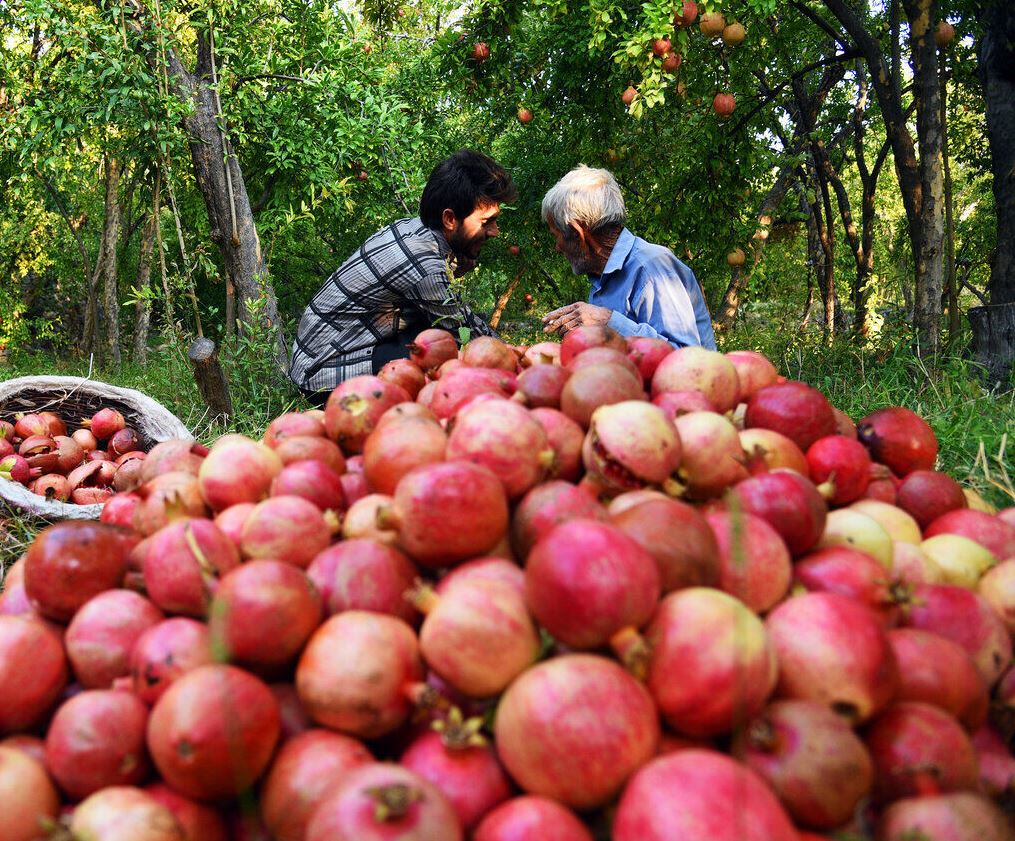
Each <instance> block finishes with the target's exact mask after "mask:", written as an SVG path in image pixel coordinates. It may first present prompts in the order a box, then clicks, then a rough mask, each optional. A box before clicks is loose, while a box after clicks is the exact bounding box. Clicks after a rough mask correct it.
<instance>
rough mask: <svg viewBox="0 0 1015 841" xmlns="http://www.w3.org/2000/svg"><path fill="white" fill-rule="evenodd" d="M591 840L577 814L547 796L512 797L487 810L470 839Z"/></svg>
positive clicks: (505, 840) (515, 840)
mask: <svg viewBox="0 0 1015 841" xmlns="http://www.w3.org/2000/svg"><path fill="white" fill-rule="evenodd" d="M534 838H539V839H540V841H592V833H591V832H589V831H588V829H587V828H586V827H585V824H583V823H582V822H581V821H580V820H578V816H577V815H575V813H574V812H572V811H571V810H570V809H565V808H564V807H563V806H561V805H560V804H559V803H557V802H556V801H555V800H550V799H549V798H548V797H537V796H535V795H531V794H529V795H525V796H523V797H513V798H512V799H511V800H508V801H507V802H506V803H502V804H501V805H500V806H498V807H497V808H496V809H493V810H492V811H490V812H488V813H487V815H486V817H484V818H483V820H482V822H481V823H480V824H479V826H477V827H476V831H475V832H474V833H473V834H472V839H473V841H526V839H534Z"/></svg>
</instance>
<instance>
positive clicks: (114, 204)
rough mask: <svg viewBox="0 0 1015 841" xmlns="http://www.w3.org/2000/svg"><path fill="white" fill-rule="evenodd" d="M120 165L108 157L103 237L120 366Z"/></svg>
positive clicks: (110, 325) (109, 338) (109, 329)
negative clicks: (118, 261)
mask: <svg viewBox="0 0 1015 841" xmlns="http://www.w3.org/2000/svg"><path fill="white" fill-rule="evenodd" d="M119 195H120V162H119V161H118V160H117V159H116V158H114V157H107V158H106V235H105V237H104V238H103V242H102V244H103V254H102V280H103V303H104V307H103V309H104V310H105V317H106V345H107V347H108V348H109V359H110V361H111V362H112V363H113V365H114V366H115V367H116V368H117V369H119V367H120V362H121V359H120V290H119V283H118V280H119V273H118V271H117V264H116V251H117V246H118V244H119V241H120V198H119Z"/></svg>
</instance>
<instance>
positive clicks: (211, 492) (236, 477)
mask: <svg viewBox="0 0 1015 841" xmlns="http://www.w3.org/2000/svg"><path fill="white" fill-rule="evenodd" d="M281 472H282V459H281V458H280V457H279V454H278V452H277V451H276V450H273V449H272V448H271V447H267V446H265V445H264V444H262V443H261V442H260V441H252V440H250V439H249V438H246V437H244V436H242V435H224V436H222V437H221V438H219V440H218V441H216V442H215V445H214V446H213V447H212V448H211V451H210V452H209V453H208V455H207V456H205V458H204V461H202V462H201V469H200V470H199V471H198V474H197V475H198V481H199V482H200V486H201V494H202V495H203V496H204V499H205V502H207V503H208V505H209V506H210V507H211V508H212V509H213V510H215V511H221V510H222V509H223V508H228V507H229V506H230V505H236V503H238V502H259V501H260V500H262V499H263V498H264V497H266V496H267V495H268V491H269V490H270V489H271V483H272V480H273V479H274V478H275V477H276V476H278V474H279V473H281Z"/></svg>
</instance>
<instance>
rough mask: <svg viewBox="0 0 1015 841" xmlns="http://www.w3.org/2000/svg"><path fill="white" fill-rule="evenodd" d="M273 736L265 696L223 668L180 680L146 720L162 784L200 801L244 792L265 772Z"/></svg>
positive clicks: (244, 675)
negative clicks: (163, 782)
mask: <svg viewBox="0 0 1015 841" xmlns="http://www.w3.org/2000/svg"><path fill="white" fill-rule="evenodd" d="M278 736H279V710H278V702H277V701H276V700H275V696H274V695H272V693H271V690H270V689H268V687H267V685H266V684H264V683H263V682H261V681H260V680H258V679H257V678H256V677H254V676H253V675H252V674H250V673H249V672H245V671H243V670H242V669H238V668H236V667H235V666H228V665H221V664H214V665H209V666H199V667H198V668H196V669H192V670H191V671H188V672H186V673H184V674H182V675H180V676H179V677H178V678H177V679H176V680H175V681H174V682H173V684H172V685H171V686H170V687H169V689H167V690H166V692H165V693H164V694H163V695H162V697H161V698H159V700H158V701H157V702H156V703H155V706H154V707H153V708H152V712H151V715H150V716H149V718H148V749H149V751H150V752H151V756H152V760H153V761H154V763H155V766H156V767H157V768H158V770H159V773H160V774H161V775H162V778H163V779H164V780H165V782H167V783H168V784H169V785H170V786H172V787H173V788H174V789H176V790H177V791H179V792H180V793H181V794H184V795H186V796H187V797H193V798H194V799H195V800H201V801H207V800H219V799H222V798H226V797H234V796H235V795H237V794H239V793H240V792H241V791H244V790H245V789H247V788H248V787H249V786H250V785H251V784H252V783H253V782H254V781H255V780H257V779H258V777H260V776H261V774H262V773H263V772H264V770H265V768H266V767H267V765H268V761H269V760H270V759H271V754H272V751H273V750H274V749H275V743H276V742H277V741H278Z"/></svg>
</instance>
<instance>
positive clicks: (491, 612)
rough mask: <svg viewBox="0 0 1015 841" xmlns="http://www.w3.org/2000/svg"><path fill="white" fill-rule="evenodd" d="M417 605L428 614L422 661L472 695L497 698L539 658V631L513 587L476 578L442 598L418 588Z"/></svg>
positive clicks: (422, 638) (450, 589)
mask: <svg viewBox="0 0 1015 841" xmlns="http://www.w3.org/2000/svg"><path fill="white" fill-rule="evenodd" d="M414 604H415V605H416V607H417V608H419V609H420V610H421V611H422V612H423V613H425V614H426V618H425V619H424V620H423V626H422V627H421V628H420V631H419V650H420V653H421V654H422V655H423V659H424V660H425V661H426V663H427V665H428V666H429V667H430V668H431V669H432V670H433V671H434V672H436V673H437V674H438V675H439V676H440V677H441V678H443V679H444V680H445V681H446V682H447V683H448V684H450V685H451V686H452V687H454V688H455V689H456V690H458V691H459V692H461V693H462V694H464V695H466V696H468V697H471V698H488V697H490V696H493V695H497V694H498V693H500V692H502V691H503V690H504V688H505V687H506V686H507V685H508V684H509V683H510V682H511V681H512V680H514V679H515V678H516V677H517V676H518V675H519V674H521V673H522V672H523V671H524V670H525V669H526V668H528V667H529V666H530V665H531V664H532V663H534V662H535V660H536V658H537V657H538V656H539V648H540V641H539V632H538V631H537V630H536V627H535V625H534V624H533V622H532V619H531V617H530V616H529V612H528V610H527V608H526V604H525V598H524V596H523V594H522V593H520V592H519V591H518V590H517V588H516V587H514V586H511V585H510V584H504V583H502V582H500V581H494V580H480V579H477V578H476V577H472V578H470V579H469V580H467V581H462V583H460V584H458V585H457V586H454V587H448V588H446V589H445V590H444V593H443V594H442V595H437V594H436V593H434V592H433V591H432V590H430V589H428V588H425V587H424V588H420V589H418V590H417V591H416V594H415V598H414Z"/></svg>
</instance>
